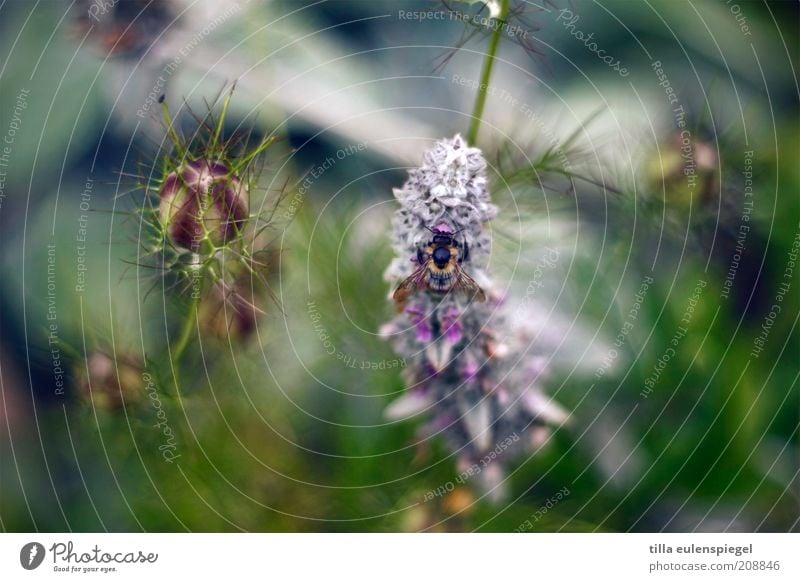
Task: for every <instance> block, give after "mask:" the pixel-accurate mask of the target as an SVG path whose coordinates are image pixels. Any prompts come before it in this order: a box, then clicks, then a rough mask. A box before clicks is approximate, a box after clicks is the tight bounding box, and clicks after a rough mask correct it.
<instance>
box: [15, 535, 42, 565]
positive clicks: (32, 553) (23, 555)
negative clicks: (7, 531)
mask: <svg viewBox="0 0 800 582" xmlns="http://www.w3.org/2000/svg"><path fill="white" fill-rule="evenodd" d="M44 554H45V552H44V546H43V545H42V544H40V543H39V542H29V543H27V544H25V545H24V546H22V549H21V550H20V551H19V563H20V564H22V567H23V568H25V569H26V570H35V569H36V568H38V567H39V566H41V565H42V562H43V561H44Z"/></svg>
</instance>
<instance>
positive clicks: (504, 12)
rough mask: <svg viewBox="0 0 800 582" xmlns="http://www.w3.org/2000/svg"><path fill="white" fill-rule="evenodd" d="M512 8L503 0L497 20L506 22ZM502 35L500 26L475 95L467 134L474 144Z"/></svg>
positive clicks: (492, 40) (509, 2) (492, 42)
mask: <svg viewBox="0 0 800 582" xmlns="http://www.w3.org/2000/svg"><path fill="white" fill-rule="evenodd" d="M510 8H511V0H501V3H500V14H498V16H497V18H496V19H495V20H497V21H498V22H500V23H502V24H505V22H506V18H508V11H509V9H510ZM502 35H503V27H502V26H498V27H497V28H496V29H495V30H494V32H493V33H492V39H491V40H490V41H489V52H487V53H486V59H485V60H484V61H483V72H482V73H481V83H480V85H479V86H478V95H477V96H476V97H475V107H473V109H472V122H471V123H470V126H469V133H468V134H467V141H468V142H469V144H470V145H473V146H474V145H475V143H476V142H477V141H478V131H479V130H480V128H481V119H482V117H483V109H484V107H486V96H487V95H488V94H489V81H490V80H491V78H492V69H493V68H494V60H495V55H496V54H497V47H498V46H499V45H500V37H501V36H502Z"/></svg>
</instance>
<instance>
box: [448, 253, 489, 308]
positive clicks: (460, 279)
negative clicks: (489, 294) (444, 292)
mask: <svg viewBox="0 0 800 582" xmlns="http://www.w3.org/2000/svg"><path fill="white" fill-rule="evenodd" d="M454 266H455V277H456V281H455V283H453V287H452V290H453V291H460V292H464V293H466V294H467V295H469V296H470V297H473V298H475V299H477V300H478V301H480V302H481V303H483V302H484V301H486V293H484V292H483V289H481V286H480V285H478V284H477V283H476V282H475V279H473V278H472V277H470V276H469V275H467V273H466V272H465V271H464V269H462V268H461V265H459V264H458V263H454Z"/></svg>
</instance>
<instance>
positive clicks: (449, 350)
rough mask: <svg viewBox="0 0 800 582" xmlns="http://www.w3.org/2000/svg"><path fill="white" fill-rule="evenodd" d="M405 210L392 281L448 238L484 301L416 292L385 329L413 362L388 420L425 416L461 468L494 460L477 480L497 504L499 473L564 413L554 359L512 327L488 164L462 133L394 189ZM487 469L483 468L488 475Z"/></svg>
mask: <svg viewBox="0 0 800 582" xmlns="http://www.w3.org/2000/svg"><path fill="white" fill-rule="evenodd" d="M394 195H395V198H396V199H397V200H398V202H399V203H400V209H399V210H398V211H397V212H396V214H395V217H394V220H393V233H392V239H393V243H394V245H393V246H394V250H395V252H396V254H397V257H396V258H395V259H394V260H393V261H392V263H391V265H390V266H389V268H388V270H387V272H386V279H387V280H388V281H390V282H392V283H394V284H398V283H399V282H400V281H402V280H404V279H405V278H407V277H409V275H411V273H413V272H414V271H415V270H418V269H420V268H421V267H423V266H424V264H425V262H426V261H427V260H428V257H427V256H426V255H421V254H420V250H421V249H424V248H426V247H428V245H429V244H431V239H432V236H435V234H436V233H440V232H445V233H448V235H452V238H453V240H454V241H456V242H455V243H454V244H458V245H459V255H458V256H459V266H458V269H463V271H464V272H465V273H466V274H468V275H469V276H470V277H471V278H473V279H475V280H476V281H478V283H479V284H480V285H481V286H482V287H483V291H484V292H485V294H486V297H487V298H488V299H487V301H485V302H479V301H478V300H476V297H475V295H474V294H469V293H462V292H459V291H458V290H457V289H455V288H453V289H450V290H449V291H447V292H442V291H441V290H436V289H425V288H421V289H416V290H415V292H414V293H412V294H410V295H409V297H408V298H407V299H406V300H405V301H404V302H403V303H402V304H401V309H402V312H401V313H399V314H398V315H397V316H396V317H395V318H394V319H393V320H392V321H391V322H390V323H388V324H387V325H385V326H384V327H383V329H382V335H383V336H384V337H386V338H388V339H389V340H390V341H391V342H392V343H393V346H394V348H395V350H396V351H397V352H398V354H399V355H401V356H402V357H404V358H405V359H406V361H407V362H408V363H409V365H408V367H407V369H406V370H405V374H406V381H407V393H406V394H405V395H404V396H402V397H401V398H399V399H398V400H396V401H395V402H393V403H392V404H391V405H390V406H389V407H388V409H387V411H386V415H387V417H388V418H390V419H406V418H412V417H415V416H418V415H423V416H425V417H427V418H428V422H427V423H426V424H425V426H424V428H423V430H422V433H423V436H426V437H427V436H434V435H440V436H442V437H444V438H445V439H446V441H447V442H448V443H449V445H450V447H451V449H452V450H453V451H454V452H455V453H456V454H457V455H458V457H459V465H464V464H467V465H473V464H475V463H477V462H479V461H482V460H483V459H486V458H490V462H489V463H488V464H487V467H488V465H491V469H490V470H483V471H480V472H479V473H478V477H477V478H478V479H479V480H481V481H482V483H483V485H484V487H485V488H487V489H492V490H493V494H494V497H495V498H497V497H498V494H499V493H500V492H501V490H502V487H501V483H502V481H503V478H502V475H503V472H502V470H501V469H502V467H503V466H504V465H505V464H506V463H507V461H508V460H509V459H511V458H512V457H513V456H514V454H516V453H519V452H522V451H525V450H527V451H531V450H533V449H535V448H537V447H538V446H540V445H541V443H542V442H543V440H545V439H546V436H547V435H546V429H545V427H546V426H548V425H552V424H560V423H563V422H564V421H566V419H567V414H566V413H565V412H564V411H563V410H562V409H561V408H560V407H559V406H558V405H557V404H556V403H555V402H553V401H552V400H551V399H550V398H548V397H547V396H545V395H544V393H543V391H542V389H541V387H542V383H543V382H544V380H545V378H546V377H547V373H548V359H547V358H546V357H544V356H543V355H540V354H536V353H535V352H533V353H531V350H530V338H529V337H527V335H526V334H524V333H516V334H515V333H509V330H510V329H512V326H511V325H510V322H509V319H508V316H507V315H506V314H505V313H504V312H505V308H504V305H503V300H502V298H501V297H500V295H499V294H498V293H496V292H494V291H493V289H492V285H491V280H490V279H489V277H488V274H487V273H486V265H487V262H488V258H489V254H490V252H491V238H490V236H489V233H488V232H487V230H486V225H487V223H488V222H489V221H491V220H492V219H493V218H494V217H495V216H496V214H497V208H496V207H495V206H494V205H493V204H492V203H491V200H490V196H489V190H488V181H487V177H486V160H485V159H484V157H483V155H482V153H481V151H480V150H479V149H477V148H473V147H469V146H468V145H467V143H466V142H465V141H464V139H463V138H461V136H459V135H456V136H455V137H454V138H453V139H445V140H441V141H439V142H437V143H436V144H435V145H434V147H433V148H431V149H430V150H429V151H427V152H426V153H425V154H424V156H423V163H422V165H421V166H420V167H419V168H416V169H413V170H411V171H409V177H408V180H407V181H406V183H405V184H404V185H403V187H402V188H397V189H395V190H394ZM484 469H486V468H484Z"/></svg>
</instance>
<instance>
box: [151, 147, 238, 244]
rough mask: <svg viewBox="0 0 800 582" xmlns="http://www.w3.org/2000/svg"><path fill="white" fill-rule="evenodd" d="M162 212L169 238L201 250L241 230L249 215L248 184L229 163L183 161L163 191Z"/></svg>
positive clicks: (166, 180)
mask: <svg viewBox="0 0 800 582" xmlns="http://www.w3.org/2000/svg"><path fill="white" fill-rule="evenodd" d="M159 197H160V199H161V202H160V205H159V215H160V219H161V224H162V225H163V226H164V228H165V229H166V231H167V235H168V237H169V239H170V240H171V241H172V242H173V243H174V244H175V245H176V246H178V247H182V248H185V249H188V250H190V251H193V252H200V250H201V249H202V248H203V247H204V246H205V245H204V244H203V243H209V244H210V245H212V246H215V247H216V246H219V245H221V244H224V243H226V242H230V241H232V240H234V239H236V237H237V236H238V235H239V234H240V232H241V230H242V229H243V228H244V225H245V222H246V220H247V217H248V212H249V209H248V204H247V188H246V186H245V185H244V184H243V183H242V182H241V180H240V179H239V178H238V177H237V176H236V175H235V174H234V173H233V171H232V170H231V169H230V168H228V167H227V166H226V165H224V164H222V163H219V162H212V161H209V160H195V161H192V162H186V163H184V164H182V165H181V166H180V167H179V168H178V169H177V170H176V171H174V172H172V173H170V174H169V175H168V176H167V177H166V178H165V180H164V183H163V185H162V187H161V190H160V191H159Z"/></svg>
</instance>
